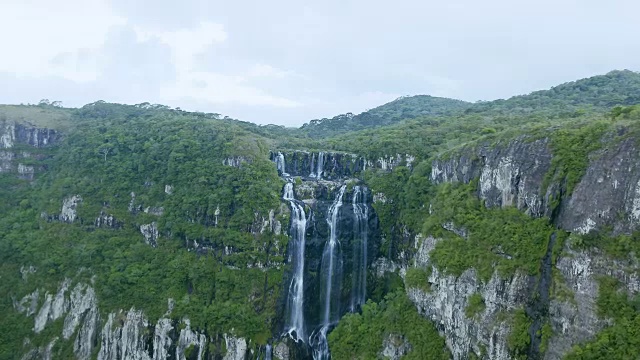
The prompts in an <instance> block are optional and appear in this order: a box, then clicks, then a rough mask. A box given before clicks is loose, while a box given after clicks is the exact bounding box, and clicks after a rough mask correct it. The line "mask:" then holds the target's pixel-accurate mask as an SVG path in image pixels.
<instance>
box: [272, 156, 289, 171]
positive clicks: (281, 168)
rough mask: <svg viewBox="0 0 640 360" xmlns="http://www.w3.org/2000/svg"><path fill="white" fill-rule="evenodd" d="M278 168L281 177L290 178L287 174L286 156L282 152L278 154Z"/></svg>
mask: <svg viewBox="0 0 640 360" xmlns="http://www.w3.org/2000/svg"><path fill="white" fill-rule="evenodd" d="M275 160H276V168H277V169H278V172H279V173H280V175H281V176H289V174H287V171H286V169H287V168H286V163H285V160H284V154H282V153H281V152H279V153H278V155H276V159H275Z"/></svg>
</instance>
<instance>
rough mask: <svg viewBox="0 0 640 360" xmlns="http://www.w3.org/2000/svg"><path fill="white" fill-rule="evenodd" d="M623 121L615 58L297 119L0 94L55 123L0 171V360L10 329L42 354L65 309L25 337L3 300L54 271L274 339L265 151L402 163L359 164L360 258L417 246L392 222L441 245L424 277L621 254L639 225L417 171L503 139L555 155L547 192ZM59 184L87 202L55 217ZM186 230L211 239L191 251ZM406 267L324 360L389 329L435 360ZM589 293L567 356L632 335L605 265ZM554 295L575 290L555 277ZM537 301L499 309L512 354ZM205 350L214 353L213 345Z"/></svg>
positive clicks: (439, 343) (634, 306)
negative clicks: (373, 219) (577, 76)
mask: <svg viewBox="0 0 640 360" xmlns="http://www.w3.org/2000/svg"><path fill="white" fill-rule="evenodd" d="M638 120H640V74H638V73H635V72H631V71H626V70H625V71H613V72H610V73H608V74H606V75H602V76H596V77H592V78H588V79H583V80H579V81H575V82H571V83H567V84H563V85H559V86H557V87H554V88H552V89H550V90H544V91H537V92H534V93H531V94H529V95H522V96H516V97H513V98H510V99H507V100H496V101H491V102H478V103H473V104H472V103H466V102H463V101H458V100H452V99H444V98H436V97H430V96H414V97H403V98H400V99H398V100H395V101H393V102H391V103H389V104H385V105H382V106H379V107H377V108H375V109H371V110H369V111H367V112H364V113H362V114H359V115H353V114H346V115H340V116H337V117H334V118H332V119H321V120H313V121H311V122H309V123H308V124H305V125H304V126H302V127H301V128H299V129H291V128H285V127H281V126H276V125H255V124H252V123H248V122H242V121H238V120H234V119H231V118H227V117H223V116H221V115H219V114H208V113H195V112H186V111H182V110H179V109H172V108H169V107H167V106H162V105H152V104H148V103H145V104H139V105H120V104H112V103H107V102H103V101H99V102H95V103H92V104H88V105H85V106H83V107H82V108H79V109H70V108H61V107H59V106H57V104H51V103H49V102H44V103H41V104H40V105H32V106H0V124H4V123H8V122H9V121H13V122H17V123H28V124H30V125H31V126H35V127H39V128H48V129H55V130H57V131H59V132H60V134H62V135H61V138H60V140H59V143H58V144H55V146H50V147H43V148H38V149H33V148H30V147H28V146H26V145H16V146H15V148H13V149H11V150H12V151H23V152H27V153H30V154H31V155H29V156H28V157H25V158H24V159H21V160H20V161H22V163H21V164H23V165H29V166H33V167H34V168H35V169H37V171H36V174H35V179H33V180H31V179H19V178H17V177H16V174H15V173H12V172H0V199H2V201H0V294H1V296H0V313H2V314H3V315H4V316H1V317H0V327H1V328H3V329H4V330H3V336H0V359H5V358H6V359H11V358H16V349H21V348H22V344H23V342H24V339H25V338H29V339H30V343H31V344H33V345H34V346H43V345H45V344H46V343H48V341H49V340H50V339H51V338H52V337H53V336H55V334H56V333H59V332H60V328H61V326H62V319H59V320H57V322H56V323H54V325H53V327H49V328H47V330H46V331H44V332H41V333H39V334H37V335H35V334H33V331H32V328H33V319H32V318H28V317H26V316H24V314H20V313H18V312H16V311H15V310H14V308H15V300H16V298H17V297H22V296H24V294H28V293H30V292H33V291H34V290H36V289H45V290H46V291H48V292H50V293H55V291H56V289H57V287H58V285H59V284H60V283H61V282H62V281H63V280H64V279H65V278H69V279H72V280H73V281H83V282H86V283H91V284H94V285H93V286H94V287H95V290H96V293H97V297H98V298H99V299H100V311H101V313H102V316H103V317H105V316H106V314H108V313H109V312H113V311H117V310H118V309H129V308H131V307H135V308H137V309H142V310H144V312H145V314H146V315H147V316H148V317H149V319H150V321H151V322H154V321H156V320H157V319H158V318H160V317H161V316H163V314H164V313H165V312H166V310H167V309H166V308H167V305H166V304H167V299H168V298H172V299H175V309H174V311H173V313H172V314H171V316H172V318H174V319H175V320H178V319H181V318H183V317H188V318H189V319H190V320H191V324H192V326H193V327H194V328H196V329H199V330H202V331H204V332H206V333H207V334H208V335H209V336H210V337H215V336H217V337H220V336H222V334H225V333H227V332H229V331H230V329H233V331H234V333H235V334H236V335H238V336H242V337H245V338H247V339H249V340H250V345H249V347H250V348H251V349H255V350H256V351H257V350H258V349H259V348H260V347H262V346H264V345H266V344H268V343H272V342H273V341H274V339H278V338H279V337H280V335H281V334H280V333H279V331H281V326H282V324H281V323H282V320H283V319H282V318H281V317H282V316H281V313H279V312H281V311H282V306H283V305H282V297H283V292H284V291H286V289H285V288H284V285H283V282H284V279H285V278H286V276H287V273H288V272H289V271H290V270H291V269H290V264H289V262H288V260H287V250H286V249H287V244H288V241H289V237H288V236H287V230H288V227H289V211H288V210H286V209H287V204H286V203H284V202H283V201H282V199H281V198H282V188H283V186H284V184H285V180H283V179H282V178H281V177H279V176H278V171H277V169H276V167H275V165H274V164H273V162H272V161H271V160H270V158H269V157H270V151H272V150H275V149H282V150H284V149H290V150H307V151H317V150H323V151H339V152H348V153H353V154H357V155H359V156H362V157H364V158H366V159H374V160H375V159H377V158H381V157H385V156H389V155H395V154H403V155H404V154H410V155H412V156H414V157H416V161H415V162H414V163H413V164H411V165H410V166H409V165H408V164H400V165H399V166H397V167H395V168H394V169H393V170H392V171H389V170H387V169H380V168H375V167H374V168H370V169H367V170H365V171H362V172H361V173H359V174H357V175H358V177H359V178H360V179H361V180H362V181H363V182H364V183H366V184H367V186H369V187H370V189H371V190H372V192H374V193H381V194H384V195H385V196H386V198H387V199H388V201H385V202H376V203H374V204H373V207H374V209H375V211H376V215H377V217H378V220H379V224H380V230H381V232H382V239H383V240H382V243H381V244H380V250H379V253H377V254H371V256H372V258H382V257H389V258H392V259H396V258H397V257H398V256H399V254H409V255H413V254H414V253H415V252H416V244H414V243H413V239H412V238H411V239H409V238H408V236H406V234H411V235H413V236H415V235H416V234H429V235H433V236H436V237H438V238H440V239H443V241H441V242H439V243H438V244H437V245H436V247H435V249H434V250H433V251H432V252H431V253H430V256H431V260H432V262H433V264H434V266H435V268H436V269H438V270H439V271H441V272H442V273H443V274H446V275H452V276H460V275H461V274H462V273H463V272H465V271H466V270H467V269H471V268H473V269H475V271H476V273H477V275H478V278H479V279H480V280H481V281H483V282H485V283H486V282H487V281H488V280H489V279H490V278H491V276H492V275H493V273H494V271H497V272H498V273H499V274H500V275H502V276H505V277H508V276H513V275H514V274H516V273H517V272H522V273H525V274H527V275H528V276H531V277H532V278H535V277H538V276H540V274H541V265H540V264H541V261H542V259H543V258H544V257H545V254H546V253H547V252H548V251H551V253H552V257H553V259H552V262H553V264H554V265H555V262H556V260H557V258H558V256H560V255H561V253H562V252H563V247H564V246H565V244H567V242H570V243H571V244H572V245H573V246H575V247H576V248H578V249H594V248H597V249H599V250H598V251H601V252H602V253H604V254H606V255H607V256H610V257H611V258H614V259H628V258H629V256H630V254H637V252H638V251H640V245H638V244H640V242H639V239H640V236H639V235H638V234H637V233H632V234H619V233H614V232H613V231H612V229H605V230H603V231H598V232H592V233H589V234H585V235H577V234H569V232H568V231H566V230H562V229H559V228H558V227H557V226H555V225H554V224H553V221H552V219H551V218H549V217H540V218H532V217H530V216H528V215H525V214H524V213H523V212H522V211H520V210H518V209H516V208H515V207H505V208H488V207H487V206H485V204H484V203H483V201H482V200H481V199H479V198H478V191H477V188H478V179H473V180H472V181H470V182H469V183H467V184H464V183H458V184H450V183H444V184H435V183H432V181H431V173H432V168H431V164H432V160H433V159H434V158H436V157H438V158H441V159H446V158H448V157H455V156H458V155H460V154H463V153H473V151H474V150H475V149H477V148H480V147H486V148H491V147H497V146H499V145H500V144H504V143H505V142H508V141H511V140H513V139H516V138H518V139H524V140H522V141H528V142H532V141H535V140H537V139H542V138H545V139H549V148H550V149H551V152H552V154H553V159H552V160H551V169H550V171H549V172H548V173H547V175H546V176H545V180H544V181H545V183H544V184H543V187H544V189H547V188H548V187H549V186H550V184H551V183H558V184H561V185H560V190H559V191H558V194H562V196H568V195H570V194H571V193H572V192H573V191H574V189H575V187H576V185H577V184H578V183H579V181H580V179H581V178H582V177H583V176H584V174H585V172H586V171H587V167H588V165H589V162H590V160H591V159H592V158H593V156H592V154H593V153H594V152H596V151H598V150H601V149H603V148H608V147H612V146H613V144H617V143H620V142H622V141H624V140H625V139H629V138H634V137H637V138H640V136H638V135H639V134H640V123H638ZM0 130H2V128H0ZM229 163H233V164H234V165H233V166H230V165H229ZM550 194H551V195H550V196H549V198H548V201H549V202H550V203H551V210H552V211H553V212H554V213H555V211H556V210H558V211H559V209H560V207H561V205H562V204H560V201H561V199H560V195H558V194H555V193H550ZM73 195H79V196H80V197H81V199H82V200H81V204H80V205H79V206H78V207H77V218H76V220H75V221H73V224H68V223H65V222H64V221H61V220H60V219H59V218H58V214H59V213H60V211H61V206H62V204H63V202H64V201H65V199H67V198H69V197H70V196H73ZM283 208H284V209H285V210H283ZM270 212H272V216H275V217H276V219H277V220H278V221H280V222H281V223H282V224H283V225H282V228H283V232H282V233H275V232H273V231H269V230H267V231H265V230H264V229H263V227H264V225H263V224H264V223H265V221H268V219H269V216H270ZM273 214H275V215H273ZM102 215H110V216H113V218H114V219H115V220H116V221H115V222H114V225H112V226H104V225H102V224H100V223H97V222H96V220H95V219H96V218H97V217H100V216H102ZM620 216H623V215H620ZM444 223H453V224H455V225H456V226H458V227H461V228H464V229H465V231H466V234H467V235H466V236H464V237H463V236H459V235H455V234H453V233H452V232H451V231H447V230H446V229H444V228H443V224H444ZM148 224H155V226H157V229H158V234H159V237H158V239H157V243H156V244H153V245H155V248H154V247H152V246H150V245H149V244H147V243H145V241H144V237H143V235H142V234H141V232H140V227H141V226H145V225H148ZM552 238H553V239H555V243H554V244H551V243H550V239H552ZM194 241H197V242H198V243H199V244H204V246H205V248H206V251H202V249H200V251H199V250H198V249H197V248H195V247H194V246H193V243H194ZM190 244H191V245H190ZM551 245H553V246H551ZM550 248H551V249H550ZM496 249H499V251H497V250H496ZM504 254H508V257H507V256H504ZM632 256H633V255H632ZM411 264H412V263H411V262H410V261H407V262H406V263H405V264H402V265H403V266H405V270H406V272H405V273H403V274H402V276H403V277H404V279H401V278H400V276H399V274H397V273H394V274H386V275H385V276H384V277H382V278H376V279H375V280H373V281H376V282H380V283H385V284H384V286H382V285H381V286H377V287H376V292H375V293H372V294H369V301H368V302H367V303H366V304H365V305H364V306H362V308H361V309H360V311H358V312H356V313H353V314H347V315H345V316H344V318H343V319H342V320H341V321H340V322H339V324H338V325H337V327H336V328H335V330H333V331H332V332H331V333H330V334H329V345H330V348H331V350H332V356H333V358H335V359H372V358H376V357H377V356H379V354H380V352H381V351H382V348H383V342H384V341H385V339H386V340H388V341H399V340H398V339H400V338H399V337H397V336H396V335H398V334H401V335H402V336H401V338H402V341H406V342H408V343H409V344H411V350H410V351H408V352H407V354H406V356H405V357H404V358H405V359H427V358H429V359H440V358H442V359H448V358H450V356H451V354H450V353H449V350H448V348H447V344H446V343H445V339H444V338H443V337H442V331H441V329H440V328H439V327H438V324H434V323H433V322H431V321H430V320H428V319H426V318H424V317H422V315H420V314H419V313H418V311H417V310H416V307H415V306H414V304H413V303H412V302H411V301H410V300H409V298H408V296H407V293H406V291H407V289H410V288H419V289H421V290H423V291H425V292H429V291H430V287H429V283H428V279H429V276H430V275H431V273H430V269H427V270H424V269H420V268H416V267H411ZM25 265H32V266H35V267H36V268H37V273H36V274H35V275H30V276H29V281H25V280H24V279H23V278H22V277H21V276H20V274H21V267H23V266H25ZM407 267H408V269H407ZM370 273H373V271H370ZM369 275H370V276H371V277H372V275H371V274H369ZM556 276H557V275H556ZM376 285H380V284H376ZM599 286H600V292H599V295H598V300H597V305H598V315H599V316H601V317H603V318H607V319H611V322H610V323H611V325H610V326H608V327H606V328H605V329H604V330H602V332H600V333H599V334H598V336H597V337H596V338H595V339H592V341H589V342H586V343H584V344H580V345H578V346H575V348H574V349H573V350H572V351H571V352H570V354H569V355H568V358H570V359H600V358H612V359H613V358H620V359H623V358H632V357H633V356H635V355H636V354H635V352H634V351H636V350H637V348H638V340H637V339H638V337H637V332H638V328H640V325H639V321H640V320H639V319H640V315H639V314H640V305H639V304H640V301H639V299H638V296H635V297H634V296H631V295H629V294H627V293H626V292H624V291H621V290H620V289H621V286H622V285H621V284H619V283H617V282H616V280H615V279H612V278H609V277H602V278H601V279H599ZM552 296H554V297H557V298H562V297H571V296H572V294H570V293H568V292H566V291H564V292H563V290H562V289H561V287H560V285H557V286H556V287H555V288H554V289H553V290H552ZM486 306H487V304H485V300H484V299H483V298H482V296H481V295H480V294H475V293H474V295H472V296H471V298H470V300H469V304H468V306H467V307H465V308H464V309H463V312H464V313H465V314H466V316H467V317H468V318H473V317H475V316H477V315H478V314H479V313H481V312H482V311H484V310H485V308H486ZM536 311H537V310H536ZM546 311H547V312H546V313H544V314H543V315H540V314H542V313H538V312H531V311H529V310H526V311H525V310H521V309H518V310H514V311H512V312H511V313H509V314H507V315H505V316H510V317H511V318H512V321H513V328H514V329H516V330H514V332H513V333H512V336H511V337H510V338H509V344H510V354H511V356H513V358H526V356H527V351H528V349H529V346H530V343H529V342H530V337H529V335H528V333H527V331H528V330H529V328H530V327H531V324H533V323H534V322H537V321H541V322H543V323H545V324H546V323H547V322H548V321H549V316H550V315H549V314H548V310H546ZM536 316H539V317H540V318H539V319H536V318H535V317H536ZM542 329H543V330H540V333H539V334H534V337H536V336H537V337H538V338H540V339H542V344H543V345H544V346H546V340H547V337H548V336H550V335H549V334H548V327H542ZM439 331H440V332H439ZM389 339H391V340H389ZM543 345H541V346H540V348H541V349H544V348H543ZM55 351H56V354H59V355H60V356H62V357H63V358H64V357H68V358H70V357H72V354H73V343H72V341H69V342H64V341H60V342H57V343H56V345H55ZM208 351H209V354H212V355H215V356H218V357H222V356H224V349H223V348H221V347H220V348H219V347H215V346H214V344H213V343H212V344H211V345H210V348H209V349H208ZM474 356H475V355H474Z"/></svg>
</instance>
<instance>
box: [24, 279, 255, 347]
mask: <svg viewBox="0 0 640 360" xmlns="http://www.w3.org/2000/svg"><path fill="white" fill-rule="evenodd" d="M71 285H72V281H71V280H69V279H66V280H65V281H63V282H62V283H61V284H60V286H59V288H58V291H57V292H56V294H55V295H54V294H49V293H48V292H45V293H44V296H43V297H41V296H40V295H41V294H42V291H40V290H36V291H34V292H33V293H31V294H27V295H25V296H24V297H23V298H22V299H20V300H14V308H15V309H16V310H17V311H18V312H21V313H24V314H25V315H26V316H29V317H33V318H34V327H33V331H34V332H35V333H39V332H41V331H43V330H44V329H45V328H47V327H48V326H51V324H52V323H53V322H54V321H56V320H58V319H62V318H64V325H63V328H62V332H61V334H59V335H58V336H57V337H55V338H53V339H52V340H51V342H50V343H49V344H48V345H47V346H44V347H41V348H33V349H30V350H28V351H27V352H26V354H25V355H24V356H23V359H40V358H44V359H54V358H60V357H59V355H56V354H54V353H52V348H53V346H54V344H55V343H56V342H57V341H59V340H60V339H65V340H69V341H72V342H73V353H74V356H75V358H76V359H78V360H88V359H92V358H95V356H96V355H95V354H96V352H97V359H99V360H119V359H139V360H145V359H146V360H152V359H153V360H164V359H181V360H188V359H189V360H190V359H197V360H201V359H210V358H214V357H215V355H214V354H210V353H209V352H210V348H209V344H212V345H213V348H214V349H215V348H218V349H220V348H222V346H223V344H222V343H224V346H225V348H226V349H227V350H226V355H224V359H225V360H244V359H247V358H255V355H253V354H252V352H250V351H248V350H247V341H246V340H245V339H244V338H239V337H235V336H233V335H231V334H229V335H227V334H225V335H224V336H223V338H224V340H223V341H220V340H219V339H216V338H210V337H208V336H207V335H206V334H205V333H203V332H201V331H199V330H196V329H192V328H191V323H190V321H189V319H181V320H176V319H172V318H171V312H172V310H173V300H171V299H169V301H168V304H169V305H168V310H167V312H166V313H165V314H164V316H163V317H161V318H160V319H158V321H157V322H155V323H151V322H150V321H149V319H148V318H147V317H146V315H145V314H144V313H143V312H142V311H141V310H137V309H135V308H131V309H129V310H118V311H116V312H109V313H107V314H106V316H104V317H102V316H101V315H100V310H99V307H98V305H99V304H98V303H99V302H98V299H97V298H96V295H95V291H94V290H93V287H92V285H90V284H85V283H77V284H75V286H73V287H72V286H71ZM41 301H42V302H41ZM40 303H41V304H42V305H40V306H38V304H40ZM25 341H26V343H28V339H26V340H25Z"/></svg>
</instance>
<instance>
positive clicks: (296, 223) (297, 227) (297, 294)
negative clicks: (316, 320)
mask: <svg viewBox="0 0 640 360" xmlns="http://www.w3.org/2000/svg"><path fill="white" fill-rule="evenodd" d="M283 199H285V200H287V201H289V204H290V205H291V231H290V235H291V241H290V242H289V246H290V262H291V263H292V264H293V273H292V277H291V284H290V285H289V293H288V295H287V313H288V318H287V323H286V332H287V333H288V334H289V336H291V338H292V339H294V340H296V341H298V340H302V341H303V342H304V341H306V336H305V332H304V314H303V310H304V303H303V302H304V247H305V232H306V230H307V217H306V214H305V212H304V205H303V204H301V203H300V202H298V201H296V200H295V194H294V192H293V183H291V182H288V183H287V184H286V185H285V186H284V194H283ZM294 336H295V337H294Z"/></svg>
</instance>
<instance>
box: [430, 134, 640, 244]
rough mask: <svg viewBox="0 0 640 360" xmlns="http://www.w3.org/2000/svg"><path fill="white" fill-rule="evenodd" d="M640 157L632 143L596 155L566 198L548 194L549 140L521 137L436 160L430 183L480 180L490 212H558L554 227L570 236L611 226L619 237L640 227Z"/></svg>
mask: <svg viewBox="0 0 640 360" xmlns="http://www.w3.org/2000/svg"><path fill="white" fill-rule="evenodd" d="M639 157H640V150H639V149H638V147H637V146H636V143H635V139H633V138H629V139H625V140H622V141H620V142H619V143H614V144H613V145H612V146H610V147H608V148H605V149H603V150H599V151H597V152H596V153H594V154H591V155H590V161H589V165H588V166H587V169H586V172H585V174H584V176H583V177H582V178H581V180H580V182H579V183H578V184H577V185H576V187H575V189H573V192H572V193H571V194H570V195H566V194H562V192H563V191H564V190H563V184H559V183H553V182H551V183H549V184H547V185H548V186H547V188H543V186H544V185H545V176H547V175H548V172H549V171H550V169H551V158H552V152H551V149H550V147H549V140H548V139H546V138H543V139H538V140H535V141H531V140H530V139H528V138H527V137H520V138H517V139H515V140H512V141H510V142H508V143H504V144H496V145H494V146H488V145H484V146H478V147H468V148H465V149H463V150H460V151H459V152H457V153H456V154H453V155H451V157H449V158H446V159H436V160H434V161H433V163H432V173H431V180H432V181H433V182H434V183H436V184H440V183H443V182H464V183H469V182H470V181H471V180H473V179H476V178H478V179H480V181H479V185H478V195H479V197H480V198H481V199H483V200H484V201H485V204H486V205H487V206H488V207H499V206H516V207H517V208H518V209H520V210H523V211H524V212H526V213H527V214H529V215H531V216H534V217H541V216H547V217H551V216H552V215H553V214H552V212H553V211H554V210H557V215H554V219H553V221H554V223H555V224H557V225H558V226H560V227H561V228H563V229H565V230H567V231H570V232H577V233H581V234H586V233H588V232H589V231H591V230H593V229H602V228H603V227H605V226H611V227H613V229H614V233H616V234H620V233H630V232H632V231H634V230H636V229H638V226H639V225H640V165H639V164H638V163H637V161H635V159H637V158H639ZM558 198H560V201H557V200H558ZM554 199H556V202H555V204H557V203H559V204H560V205H559V208H558V209H554V205H555V204H554ZM621 214H622V215H621Z"/></svg>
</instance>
